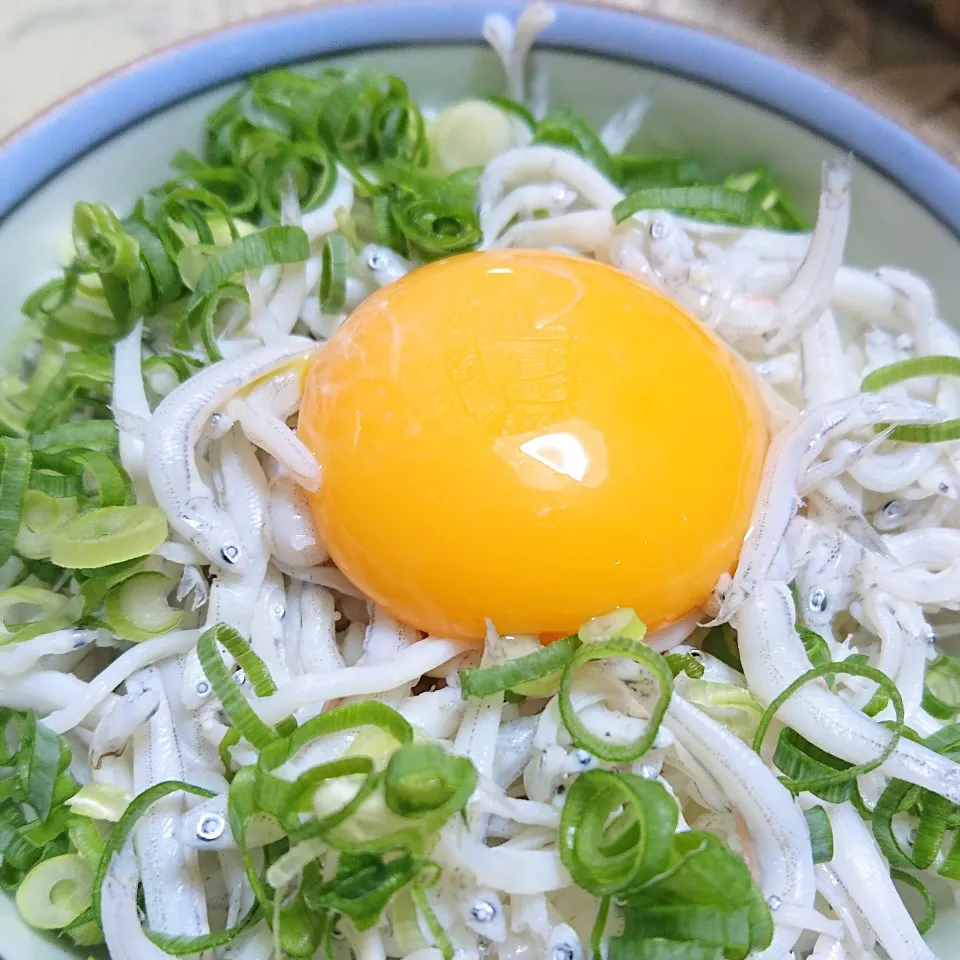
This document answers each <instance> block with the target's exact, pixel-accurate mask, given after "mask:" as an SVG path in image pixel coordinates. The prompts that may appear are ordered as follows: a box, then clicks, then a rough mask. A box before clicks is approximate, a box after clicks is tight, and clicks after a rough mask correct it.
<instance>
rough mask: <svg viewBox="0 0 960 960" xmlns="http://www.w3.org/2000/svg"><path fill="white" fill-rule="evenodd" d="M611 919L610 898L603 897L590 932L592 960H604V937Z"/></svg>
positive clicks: (599, 902)
mask: <svg viewBox="0 0 960 960" xmlns="http://www.w3.org/2000/svg"><path fill="white" fill-rule="evenodd" d="M609 917H610V897H601V898H600V899H599V901H598V903H597V916H596V919H595V920H594V921H593V929H592V930H591V932H590V956H591V958H592V960H603V937H604V934H605V933H606V931H607V920H608V918H609Z"/></svg>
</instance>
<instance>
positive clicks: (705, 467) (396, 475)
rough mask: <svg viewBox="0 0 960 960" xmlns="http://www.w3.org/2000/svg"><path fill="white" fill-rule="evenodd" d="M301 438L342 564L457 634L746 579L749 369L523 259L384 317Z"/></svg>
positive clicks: (628, 303) (681, 595)
mask: <svg viewBox="0 0 960 960" xmlns="http://www.w3.org/2000/svg"><path fill="white" fill-rule="evenodd" d="M299 430H300V436H301V437H302V439H303V440H304V442H305V443H306V444H307V445H308V446H309V447H310V448H311V449H312V450H313V451H314V453H315V454H316V455H317V458H318V460H319V461H320V464H321V467H322V470H323V480H322V485H321V488H320V490H319V492H318V493H317V494H315V495H313V498H312V504H313V509H314V513H315V515H316V519H317V522H318V525H319V528H320V533H321V535H322V537H323V539H324V542H325V543H326V545H327V548H328V549H329V551H330V554H331V556H332V557H333V559H334V560H335V561H336V563H337V564H338V566H339V567H340V568H341V569H342V570H343V572H344V573H345V574H346V575H347V576H348V577H349V578H350V579H351V580H352V581H353V582H354V583H355V584H356V585H357V586H358V587H360V589H362V590H363V591H364V593H365V594H366V595H367V596H369V597H370V598H371V599H373V600H375V601H376V602H377V603H379V604H381V605H382V606H384V607H386V608H387V609H388V610H389V611H390V612H391V613H392V614H393V615H394V616H396V617H398V618H399V619H400V620H403V621H405V622H407V623H410V624H413V625H414V626H416V627H419V628H420V629H422V630H426V631H429V632H431V633H434V634H436V635H443V636H454V637H464V636H466V637H482V636H483V632H484V618H485V617H490V618H491V619H492V620H493V623H494V624H495V625H496V627H497V629H498V630H499V631H500V632H501V633H540V632H546V633H560V634H562V633H567V632H573V631H575V630H576V629H577V627H578V626H579V625H580V624H581V623H582V622H583V621H584V620H586V619H588V618H589V617H591V616H594V615H596V614H599V613H603V612H606V611H607V610H610V609H611V608H613V607H616V606H625V607H633V608H635V609H636V611H637V613H638V614H639V616H640V618H641V619H642V620H643V621H645V622H646V623H647V625H648V627H650V628H656V627H657V626H661V625H664V624H667V623H670V622H672V621H674V620H677V619H679V618H680V617H682V616H684V615H685V614H687V613H688V612H689V611H690V610H691V609H693V608H694V607H696V606H697V605H699V604H701V603H702V602H703V601H704V600H705V598H706V597H707V596H708V595H709V593H710V591H711V589H712V588H713V586H714V584H715V583H716V581H717V579H718V577H719V576H720V574H721V573H723V572H724V571H727V570H730V569H731V567H732V566H733V564H734V562H735V559H736V557H737V554H738V552H739V549H740V545H741V542H742V539H743V535H744V533H745V531H746V529H747V524H748V521H749V517H750V512H751V509H752V507H753V502H754V498H755V495H756V492H757V487H758V484H759V478H760V470H761V466H762V458H763V454H764V450H765V446H766V429H765V426H764V420H763V416H762V411H761V409H760V407H759V402H758V400H757V398H756V396H755V394H754V392H753V388H752V386H751V385H750V384H749V382H748V380H747V378H746V376H745V375H744V373H743V372H742V371H741V370H740V368H739V367H738V365H737V362H736V360H735V359H734V358H733V357H731V356H730V354H729V353H728V352H727V351H726V349H725V348H724V347H723V346H722V345H721V344H719V343H718V342H717V341H716V340H715V339H714V338H713V337H712V336H711V335H710V334H709V333H707V332H706V331H705V330H704V329H703V328H702V327H701V326H699V325H698V324H697V323H696V322H695V321H694V320H692V319H690V318H689V317H688V316H687V315H686V314H685V313H684V312H683V311H682V310H681V309H680V308H679V307H678V306H676V305H675V304H674V303H672V302H671V301H669V300H667V299H666V298H664V297H662V296H661V295H659V294H657V293H655V292H653V291H651V290H650V289H648V288H646V287H644V286H643V285H642V284H640V283H638V282H637V281H636V280H634V279H633V278H631V277H629V276H627V275H626V274H623V273H620V272H619V271H617V270H615V269H614V268H612V267H609V266H606V265H603V264H599V263H595V262H592V261H588V260H584V259H580V258H576V257H571V256H566V255H563V254H555V253H546V252H540V251H517V250H514V251H497V252H488V253H475V254H467V255H463V256H459V257H455V258H452V259H450V260H445V261H443V262H440V263H435V264H432V265H430V266H427V267H423V268H421V269H418V270H416V271H414V272H413V273H411V274H409V275H408V276H406V277H404V278H403V279H402V280H400V281H398V282H397V283H394V284H392V285H390V286H389V287H386V288H384V289H382V290H380V291H379V292H378V293H375V294H374V295H373V296H371V297H370V298H369V299H368V300H366V301H365V302H364V303H363V304H362V305H361V306H360V307H359V308H358V309H357V310H356V311H355V312H354V314H353V315H352V316H351V317H350V319H349V320H348V321H347V323H345V324H344V326H343V327H342V328H341V329H340V330H339V331H338V332H337V333H336V334H335V335H334V336H333V337H332V338H331V340H330V341H329V342H328V343H327V344H326V345H325V346H324V347H323V348H322V349H321V350H320V351H319V352H318V353H317V355H316V357H315V359H314V360H313V361H312V364H311V366H310V368H309V370H308V373H307V378H306V386H305V393H304V397H303V403H302V406H301V410H300V427H299Z"/></svg>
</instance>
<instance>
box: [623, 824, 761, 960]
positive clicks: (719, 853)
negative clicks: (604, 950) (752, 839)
mask: <svg viewBox="0 0 960 960" xmlns="http://www.w3.org/2000/svg"><path fill="white" fill-rule="evenodd" d="M673 845H674V849H673V852H672V854H671V857H670V862H669V864H668V865H667V867H666V868H665V869H664V870H663V872H662V873H660V874H658V875H657V876H654V877H652V878H651V879H650V880H648V881H646V882H645V883H644V884H642V885H641V886H640V887H638V888H637V889H635V890H632V891H629V892H628V893H627V894H626V895H623V896H621V898H620V899H622V900H623V901H624V902H625V904H626V906H625V909H624V915H625V920H626V923H625V927H624V931H623V934H622V936H621V937H616V938H612V939H611V940H610V955H611V956H612V955H614V953H616V954H617V955H619V956H621V957H627V956H633V955H641V956H648V957H656V956H660V955H662V954H661V953H660V948H661V946H662V945H664V944H673V945H676V946H677V947H678V948H680V947H682V948H683V949H684V950H686V951H687V952H677V953H673V952H667V953H666V954H663V955H665V956H671V957H673V956H676V957H691V956H697V957H699V956H708V957H710V958H712V960H718V958H719V957H720V956H724V955H725V956H729V957H738V958H741V960H742V958H744V957H746V956H747V954H748V953H750V952H751V951H757V952H760V951H762V950H764V949H766V947H768V946H769V945H770V943H771V941H772V939H773V929H774V928H773V918H772V916H771V913H770V908H769V907H768V906H767V904H766V902H765V900H764V898H763V893H762V892H761V891H760V889H759V887H757V885H756V883H755V882H754V881H753V878H752V876H751V875H750V870H749V868H748V867H747V865H746V863H744V861H743V859H742V858H741V857H739V856H738V855H737V854H735V853H734V852H733V851H732V850H730V849H729V848H728V847H726V846H724V845H723V844H722V843H721V842H720V841H719V840H718V839H717V838H716V837H714V836H712V835H711V834H707V833H699V832H697V831H693V830H690V831H685V832H682V833H678V834H676V835H675V836H674V840H673ZM645 945H646V946H645ZM704 949H709V950H710V951H712V952H708V953H705V954H704V953H701V952H700V951H702V950H704ZM648 950H652V951H653V952H647V951H648ZM718 951H719V952H718Z"/></svg>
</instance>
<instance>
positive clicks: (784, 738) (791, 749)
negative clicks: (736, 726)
mask: <svg viewBox="0 0 960 960" xmlns="http://www.w3.org/2000/svg"><path fill="white" fill-rule="evenodd" d="M773 762H774V765H775V766H776V767H777V769H778V770H780V771H781V772H782V773H784V774H785V775H786V777H787V781H786V784H787V786H788V787H789V786H790V785H791V784H792V783H795V782H806V781H812V782H813V784H814V786H813V788H812V790H811V792H812V793H813V794H814V796H817V797H819V798H820V799H821V800H826V801H827V802H829V803H843V801H844V800H849V799H850V798H851V796H852V794H853V790H854V787H855V785H856V780H855V779H852V778H849V777H848V778H844V779H842V780H840V781H839V782H832V781H830V782H824V781H827V780H829V778H830V777H832V776H834V775H835V774H836V773H838V772H844V773H846V772H847V771H849V770H850V768H851V767H852V766H853V765H852V764H850V763H847V762H846V761H845V760H839V759H838V758H837V757H835V756H833V755H832V754H830V753H827V752H826V751H825V750H821V749H820V748H819V747H817V746H814V745H813V744H812V743H810V741H809V740H806V739H805V738H804V737H802V736H800V734H799V733H797V732H796V731H795V730H791V729H790V728H789V727H786V728H784V729H783V730H781V732H780V737H779V739H778V740H777V747H776V750H775V751H774V754H773Z"/></svg>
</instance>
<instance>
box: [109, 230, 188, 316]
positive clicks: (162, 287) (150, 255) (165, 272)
mask: <svg viewBox="0 0 960 960" xmlns="http://www.w3.org/2000/svg"><path fill="white" fill-rule="evenodd" d="M123 229H124V230H126V232H127V233H128V234H129V235H130V236H131V237H133V239H134V240H136V241H137V244H138V246H139V247H140V259H141V260H142V261H143V263H144V265H145V266H146V269H147V272H148V273H149V275H150V277H151V279H152V280H153V290H154V295H155V304H154V306H155V308H156V309H159V308H160V307H163V306H165V305H166V304H168V303H172V302H173V301H174V300H176V299H177V297H178V296H179V295H180V290H181V284H180V275H179V274H178V273H177V268H176V265H175V264H174V262H173V259H172V258H171V256H170V254H168V253H167V250H166V247H164V245H163V241H162V240H161V239H160V238H159V237H158V236H157V234H156V233H155V232H154V231H153V230H151V229H150V227H149V226H148V225H147V224H146V223H144V222H142V221H140V220H138V219H137V218H136V217H131V218H129V219H127V220H124V221H123ZM151 312H153V311H151Z"/></svg>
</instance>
